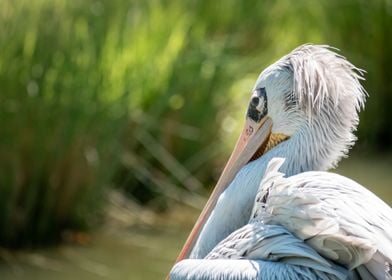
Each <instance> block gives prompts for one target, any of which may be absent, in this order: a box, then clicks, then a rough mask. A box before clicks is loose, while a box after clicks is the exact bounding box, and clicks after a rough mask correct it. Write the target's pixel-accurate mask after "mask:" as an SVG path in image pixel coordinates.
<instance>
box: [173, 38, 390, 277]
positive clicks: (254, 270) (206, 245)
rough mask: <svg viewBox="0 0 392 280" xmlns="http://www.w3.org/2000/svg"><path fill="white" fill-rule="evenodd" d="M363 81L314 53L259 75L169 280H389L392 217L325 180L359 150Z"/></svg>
mask: <svg viewBox="0 0 392 280" xmlns="http://www.w3.org/2000/svg"><path fill="white" fill-rule="evenodd" d="M362 76H363V73H362V71H361V70H359V69H358V68H356V67H355V66H353V65H352V64H351V63H350V62H348V61H347V60H346V59H345V58H344V57H342V56H340V55H338V54H336V53H335V52H333V51H331V49H330V48H329V47H327V46H317V45H303V46H300V47H298V48H297V49H295V50H294V51H292V52H291V53H290V54H288V55H286V56H284V57H283V58H281V59H280V60H278V61H277V62H276V63H274V64H273V65H271V66H269V67H268V68H267V69H265V70H264V71H263V72H262V73H261V74H260V76H259V78H258V79H257V82H256V84H255V86H254V89H253V94H252V97H251V100H250V103H249V107H248V110H247V114H246V122H245V127H244V129H243V131H242V133H241V135H240V137H239V139H238V141H237V144H236V147H235V149H234V151H233V153H232V155H231V157H230V159H229V161H228V163H227V165H226V167H225V169H224V171H223V173H222V175H221V178H220V179H219V180H218V183H217V185H216V187H215V189H214V191H213V193H212V195H211V197H210V199H209V200H208V202H207V204H206V207H205V208H204V209H203V212H202V213H201V215H200V217H199V219H198V221H197V222H196V224H195V226H194V228H193V230H192V232H191V234H190V236H189V237H188V240H187V242H186V243H185V245H184V247H183V249H182V251H181V253H180V255H179V257H178V259H177V261H178V262H177V264H176V265H175V266H174V267H173V269H172V271H171V273H170V279H172V280H175V279H392V272H391V271H390V266H392V209H391V208H390V207H389V206H388V205H387V204H385V203H384V202H383V201H382V200H381V199H379V198H378V197H377V196H375V195H374V194H373V193H371V192H370V191H368V190H367V189H366V188H364V187H362V186H360V185H359V184H357V183H355V182H354V181H352V180H350V179H348V178H345V177H342V176H339V175H337V174H333V173H328V172H325V170H328V169H329V168H331V167H334V166H335V165H336V163H337V162H338V161H339V160H340V159H341V157H342V156H344V155H346V154H347V151H348V150H349V148H350V147H351V146H352V145H353V143H354V141H355V140H356V138H355V136H354V135H353V131H354V130H355V129H356V127H357V124H358V111H359V110H360V109H361V108H362V107H363V105H364V101H365V96H366V92H365V90H364V89H363V87H362V86H361V84H360V82H359V80H361V79H363V78H362ZM263 175H264V176H263ZM391 269H392V268H391Z"/></svg>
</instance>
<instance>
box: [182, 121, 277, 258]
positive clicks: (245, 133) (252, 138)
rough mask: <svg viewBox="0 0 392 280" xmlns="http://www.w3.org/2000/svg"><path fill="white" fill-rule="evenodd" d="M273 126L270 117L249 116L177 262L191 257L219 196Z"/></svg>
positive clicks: (266, 137)
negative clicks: (258, 119) (259, 118)
mask: <svg viewBox="0 0 392 280" xmlns="http://www.w3.org/2000/svg"><path fill="white" fill-rule="evenodd" d="M271 128H272V120H271V119H270V118H268V117H264V118H263V119H261V120H260V121H259V122H255V121H253V120H251V119H249V118H247V120H246V122H245V126H244V129H243V130H242V132H241V135H240V137H239V138H238V140H237V144H236V146H235V148H234V151H233V152H232V154H231V156H230V159H229V161H228V162H227V164H226V166H225V168H224V169H223V172H222V175H221V176H220V178H219V180H218V183H217V184H216V186H215V188H214V190H213V192H212V194H211V196H210V198H209V199H208V201H207V204H206V206H205V207H204V209H203V211H202V212H201V214H200V216H199V218H198V219H197V221H196V223H195V225H194V226H193V229H192V231H191V233H190V234H189V237H188V239H187V240H186V242H185V244H184V246H183V248H182V250H181V252H180V254H179V256H178V257H177V260H176V262H179V261H181V260H182V259H186V258H188V257H189V254H190V252H191V251H192V250H193V247H194V245H195V243H196V240H197V238H198V237H199V234H200V232H201V230H202V228H203V226H204V224H205V223H206V221H207V220H208V218H209V217H210V215H211V212H212V210H213V209H214V207H215V205H216V203H217V201H218V198H219V196H220V195H221V194H222V193H223V191H224V190H225V189H226V188H227V187H228V186H229V184H230V183H231V182H232V181H233V179H234V177H235V176H236V174H237V173H238V172H239V171H240V169H241V168H242V167H243V166H244V165H245V164H247V163H248V162H249V161H250V160H251V158H252V157H253V155H254V154H255V153H256V151H257V150H258V149H259V147H260V146H261V145H262V144H263V143H265V141H266V140H267V139H268V137H269V135H270V133H271Z"/></svg>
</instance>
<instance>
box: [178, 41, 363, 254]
mask: <svg viewBox="0 0 392 280" xmlns="http://www.w3.org/2000/svg"><path fill="white" fill-rule="evenodd" d="M362 79H363V71H362V70H360V69H358V68H356V67H355V66H354V65H352V64H351V63H350V62H348V61H347V60H346V59H345V58H344V57H342V56H340V55H338V54H336V53H335V52H333V51H332V50H331V48H330V47H328V46H317V45H309V44H307V45H302V46H300V47H298V48H296V49H295V50H293V51H292V52H291V53H289V54H288V55H286V56H284V57H282V58H281V59H280V60H278V61H277V62H275V63H274V64H272V65H271V66H269V67H268V68H266V69H265V70H264V71H263V72H262V73H261V74H260V76H259V77H258V79H257V81H256V83H255V86H254V88H253V90H252V94H251V97H250V101H249V105H248V108H247V110H246V119H245V125H244V128H243V130H242V132H241V134H240V137H239V139H238V141H237V144H236V146H235V148H234V151H233V153H232V155H231V156H230V159H229V161H228V163H227V165H226V167H225V169H224V171H223V172H222V175H221V177H220V179H219V180H218V183H217V185H216V187H215V189H214V191H213V193H212V194H211V197H210V199H209V201H208V202H207V205H206V207H205V208H204V210H203V212H202V214H201V215H200V217H199V220H198V221H197V222H196V224H195V227H194V229H193V231H192V232H191V234H190V236H189V238H188V240H187V242H186V243H185V245H184V248H183V250H182V252H181V253H180V256H179V258H178V260H181V259H183V258H186V257H187V256H189V252H190V251H191V250H192V249H193V246H194V244H195V240H196V239H197V237H198V235H199V233H200V231H201V230H202V228H203V226H204V224H205V222H206V221H207V220H208V218H209V216H210V214H211V212H212V210H213V209H214V207H215V205H216V203H217V200H218V198H219V196H220V195H221V194H222V192H224V190H225V189H226V188H227V187H228V186H229V185H230V184H231V183H232V181H233V179H234V178H235V176H236V175H237V173H238V172H239V171H240V169H241V168H243V167H244V166H245V165H247V164H248V163H249V162H251V161H256V160H262V159H263V157H265V158H267V154H269V153H270V154H273V151H274V150H275V151H278V149H279V147H283V145H286V146H285V151H284V153H283V152H282V153H281V154H277V155H278V156H282V157H288V154H287V153H291V154H292V155H293V156H292V157H291V158H293V159H292V160H291V161H288V163H287V164H291V165H292V166H291V167H290V168H288V169H289V172H286V174H288V175H291V174H290V170H291V171H292V173H298V172H302V171H306V170H312V169H319V170H326V169H328V168H331V167H333V166H334V165H335V164H336V163H337V162H338V161H339V160H340V158H341V157H342V156H344V155H345V154H346V153H347V151H348V149H349V148H350V147H351V146H352V145H353V143H354V142H355V140H356V138H355V136H354V135H353V131H354V130H355V129H356V127H357V125H358V112H359V110H360V109H361V108H362V107H363V105H364V102H365V97H366V92H365V90H364V89H363V87H362V86H361V84H360V80H362ZM285 143H291V145H288V144H285ZM280 149H282V148H280ZM275 156H276V155H275ZM260 157H261V158H260ZM296 158H298V161H296ZM256 188H257V186H256Z"/></svg>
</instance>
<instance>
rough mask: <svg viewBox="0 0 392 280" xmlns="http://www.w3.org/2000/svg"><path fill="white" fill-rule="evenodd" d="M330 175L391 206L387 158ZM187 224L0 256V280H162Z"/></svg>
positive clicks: (350, 164) (351, 164)
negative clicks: (343, 178)
mask: <svg viewBox="0 0 392 280" xmlns="http://www.w3.org/2000/svg"><path fill="white" fill-rule="evenodd" d="M334 172H336V173H339V174H342V175H345V176H348V177H350V178H353V179H355V180H356V181H358V182H359V183H361V184H362V185H364V186H367V187H368V188H369V189H371V190H372V191H373V192H375V193H376V194H377V195H378V196H379V197H381V198H382V199H383V200H384V201H386V202H387V203H388V204H390V205H392V188H391V186H390V182H392V156H385V157H378V158H375V157H372V158H366V157H364V156H362V157H359V156H353V157H350V159H348V160H344V161H343V162H342V163H341V164H340V166H339V168H338V169H337V170H336V171H334ZM194 218H195V215H192V217H190V218H189V219H190V220H192V219H194ZM190 225H191V221H189V224H188V225H185V226H184V225H182V226H181V225H179V226H178V227H172V226H171V227H160V228H157V227H145V228H140V227H139V228H131V229H128V230H125V229H123V230H114V229H112V230H102V231H101V232H98V233H96V234H95V235H94V236H93V241H92V242H91V243H90V244H89V245H86V246H75V245H63V246H60V247H58V248H53V249H47V250H37V251H34V252H24V253H21V254H17V255H16V256H15V255H12V254H9V253H6V252H3V253H2V255H4V256H5V258H6V261H5V262H3V263H1V264H0V279H14V280H16V279H18V280H19V279H31V280H35V279H37V280H38V279H42V280H49V279H56V280H62V279H83V280H90V279H91V280H92V279H121V280H123V279H163V278H164V277H165V276H166V274H167V272H168V271H169V269H170V267H171V266H172V264H173V260H174V259H175V257H176V255H177V253H178V251H179V249H180V247H181V245H182V244H183V242H184V240H185V238H186V235H187V234H188V231H189V227H190Z"/></svg>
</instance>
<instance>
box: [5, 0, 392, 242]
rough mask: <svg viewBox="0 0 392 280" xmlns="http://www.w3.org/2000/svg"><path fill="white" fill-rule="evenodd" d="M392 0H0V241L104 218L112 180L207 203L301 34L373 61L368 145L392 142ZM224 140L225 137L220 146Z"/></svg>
mask: <svg viewBox="0 0 392 280" xmlns="http://www.w3.org/2000/svg"><path fill="white" fill-rule="evenodd" d="M390 10H391V3H390V1H388V0H385V1H381V0H380V1H372V2H369V1H353V0H350V1H343V2H342V1H337V0H336V1H304V0H301V1H297V2H295V4H294V3H292V1H288V0H282V1H276V2H275V1H246V2H245V1H221V2H219V1H196V0H195V1H180V0H174V1H164V0H155V1H126V0H114V1H108V0H105V1H97V0H95V1H93V0H88V1H67V0H36V1H33V2H31V1H26V0H19V1H12V0H3V1H1V2H0V85H1V93H0V229H1V230H0V245H3V246H11V247H20V246H25V245H32V244H37V243H47V242H50V241H53V240H56V239H57V238H58V237H59V235H60V233H61V231H62V230H63V229H65V228H76V229H80V228H85V227H86V226H88V225H91V224H96V223H97V222H99V212H100V210H101V209H102V205H104V197H105V190H106V189H107V188H110V187H112V186H114V187H116V188H121V189H123V190H124V191H125V192H127V193H128V194H130V196H132V197H134V198H135V199H136V200H138V201H139V202H141V203H144V204H147V205H148V206H151V207H155V208H156V209H157V210H161V209H164V208H165V207H167V204H168V202H170V201H173V200H174V201H181V202H185V203H187V204H190V205H194V206H196V205H199V201H200V200H199V199H198V197H197V196H195V195H191V193H193V192H196V193H203V191H204V190H205V189H206V188H208V187H210V186H211V185H212V184H213V182H214V181H216V177H217V175H218V174H219V172H220V167H221V166H222V165H223V161H224V159H225V157H226V156H227V153H228V147H231V146H232V145H233V142H234V138H235V137H236V131H238V129H239V127H240V126H241V122H242V118H243V111H244V108H245V106H246V104H247V100H248V98H249V92H250V90H251V88H252V85H253V82H254V80H255V79H256V77H257V75H258V73H259V72H260V71H261V70H262V69H263V68H264V67H266V66H267V65H268V64H270V63H272V62H274V61H275V60H276V59H278V58H279V57H280V56H282V55H283V54H285V53H287V52H288V51H290V50H291V49H293V48H294V47H296V46H298V45H299V44H302V43H305V42H313V43H327V44H330V45H333V46H336V47H338V48H340V49H341V50H342V53H343V54H344V55H346V56H347V57H348V58H349V59H350V60H351V61H352V62H354V64H356V65H357V66H359V67H361V68H364V69H366V70H367V71H368V75H367V82H366V83H365V86H366V88H367V90H368V92H369V93H370V98H369V102H368V106H367V110H366V111H365V112H364V113H362V116H361V120H362V122H361V128H360V131H359V136H360V139H361V146H362V147H364V148H368V147H371V148H378V149H381V150H385V149H387V148H390V143H391V142H392V130H391V128H390V126H389V123H388V122H389V120H390V119H392V115H391V114H392V110H390V109H389V108H390V106H391V105H392V98H391V96H392V95H391V92H390V89H391V88H392V84H391V83H392V80H391V79H390V77H391V76H392V73H391V71H392V70H391V69H392V68H391V67H389V65H390V64H391V62H392V55H391V54H390V51H389V50H390V49H391V48H392V39H391V38H392V36H391V34H390V26H391V25H392V19H391V12H390ZM221 143H225V144H221Z"/></svg>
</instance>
